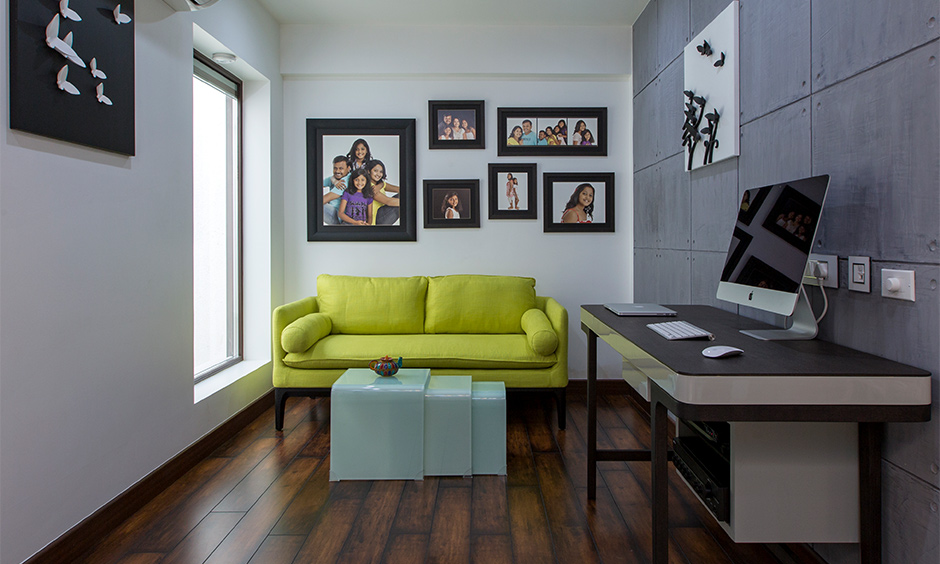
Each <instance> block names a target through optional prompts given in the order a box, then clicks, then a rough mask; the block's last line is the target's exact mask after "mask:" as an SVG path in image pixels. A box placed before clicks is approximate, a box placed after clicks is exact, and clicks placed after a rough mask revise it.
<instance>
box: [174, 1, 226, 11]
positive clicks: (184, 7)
mask: <svg viewBox="0 0 940 564" xmlns="http://www.w3.org/2000/svg"><path fill="white" fill-rule="evenodd" d="M163 1H164V2H166V3H167V4H168V5H169V6H170V7H171V8H173V9H174V10H176V11H177V12H189V11H191V10H201V9H203V8H208V7H209V6H211V5H213V4H215V3H216V2H218V1H219V0H163Z"/></svg>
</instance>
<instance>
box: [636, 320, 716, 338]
mask: <svg viewBox="0 0 940 564" xmlns="http://www.w3.org/2000/svg"><path fill="white" fill-rule="evenodd" d="M646 326H647V327H649V328H650V329H652V330H653V331H656V332H657V333H659V334H660V335H662V336H663V337H665V338H666V339H669V340H670V341H676V340H678V339H708V340H709V341H714V340H715V336H714V335H712V334H711V333H709V332H708V331H706V330H704V329H702V328H701V327H696V326H695V325H692V324H691V323H689V322H688V321H665V322H663V323H647V324H646Z"/></svg>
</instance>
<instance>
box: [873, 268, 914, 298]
mask: <svg viewBox="0 0 940 564" xmlns="http://www.w3.org/2000/svg"><path fill="white" fill-rule="evenodd" d="M891 280H896V281H897V285H898V288H897V290H895V291H891V290H890V289H889V288H890V286H891V283H890V281H891ZM881 295H882V296H884V297H886V298H894V299H896V300H908V301H911V302H913V301H914V271H913V270H890V269H887V268H885V269H882V271H881Z"/></svg>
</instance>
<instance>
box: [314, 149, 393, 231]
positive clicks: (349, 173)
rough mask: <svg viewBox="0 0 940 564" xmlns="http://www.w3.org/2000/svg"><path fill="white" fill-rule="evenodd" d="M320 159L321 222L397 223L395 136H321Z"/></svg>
mask: <svg viewBox="0 0 940 564" xmlns="http://www.w3.org/2000/svg"><path fill="white" fill-rule="evenodd" d="M379 156H381V157H382V159H384V160H379ZM323 159H324V162H323V163H322V167H323V168H322V169H321V170H324V171H332V174H331V175H330V176H327V177H326V178H324V179H323V184H322V185H323V225H326V226H330V225H357V226H373V225H398V222H399V219H400V214H399V213H398V211H399V209H398V208H399V202H400V199H399V191H400V189H399V185H400V181H399V178H398V175H399V171H398V168H399V167H398V163H399V161H400V155H399V138H398V136H395V135H370V136H368V137H360V136H356V135H324V136H323ZM386 163H388V166H386Z"/></svg>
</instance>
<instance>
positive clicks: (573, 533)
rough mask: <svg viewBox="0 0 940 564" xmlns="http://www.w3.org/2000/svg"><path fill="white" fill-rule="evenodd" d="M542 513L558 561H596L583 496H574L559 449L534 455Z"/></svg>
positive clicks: (595, 550)
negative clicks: (543, 506) (540, 491)
mask: <svg viewBox="0 0 940 564" xmlns="http://www.w3.org/2000/svg"><path fill="white" fill-rule="evenodd" d="M535 467H536V470H537V471H538V475H539V484H540V486H541V489H542V499H543V502H544V504H545V513H546V514H547V515H548V523H549V530H550V531H551V533H552V542H553V544H554V545H555V555H556V556H557V557H558V560H559V561H560V562H579V563H590V562H599V561H600V559H599V557H598V554H597V548H596V547H595V546H594V539H593V537H592V536H591V531H590V528H589V527H588V523H587V519H586V517H585V515H584V510H583V507H584V500H578V499H577V498H576V495H577V493H576V492H575V490H574V488H573V487H572V486H571V482H570V481H569V480H568V476H567V474H566V472H565V466H564V461H563V459H562V457H561V454H560V453H553V452H540V453H537V454H536V455H535Z"/></svg>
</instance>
